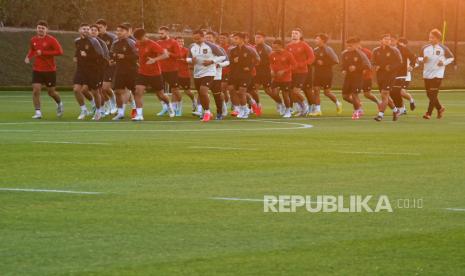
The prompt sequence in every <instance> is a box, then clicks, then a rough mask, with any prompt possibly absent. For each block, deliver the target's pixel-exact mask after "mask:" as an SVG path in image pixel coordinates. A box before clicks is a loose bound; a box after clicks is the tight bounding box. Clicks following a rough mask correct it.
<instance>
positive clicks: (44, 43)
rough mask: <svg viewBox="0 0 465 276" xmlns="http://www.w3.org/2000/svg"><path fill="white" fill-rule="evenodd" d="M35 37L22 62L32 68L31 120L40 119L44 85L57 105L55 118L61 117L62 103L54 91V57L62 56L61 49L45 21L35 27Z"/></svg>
mask: <svg viewBox="0 0 465 276" xmlns="http://www.w3.org/2000/svg"><path fill="white" fill-rule="evenodd" d="M36 31H37V35H35V36H34V37H32V38H31V42H30V45H29V51H28V53H27V56H26V58H25V59H24V62H25V63H26V64H30V63H31V59H34V61H33V63H34V64H33V67H32V101H33V103H34V108H35V114H34V116H32V119H42V111H41V109H40V91H41V90H42V86H43V85H45V86H46V87H47V90H48V95H49V96H50V97H51V98H53V100H54V101H55V103H56V104H57V109H56V113H57V117H59V118H60V117H62V116H63V111H64V108H63V102H62V101H61V98H60V95H59V94H58V92H56V90H55V86H56V70H57V68H56V64H55V57H56V56H61V55H62V54H63V49H62V48H61V45H60V43H59V42H58V41H57V40H56V39H55V38H54V37H53V36H51V35H49V34H48V33H47V32H48V24H47V22H46V21H43V20H41V21H39V22H38V23H37V27H36Z"/></svg>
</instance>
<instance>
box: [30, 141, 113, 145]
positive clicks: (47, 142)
mask: <svg viewBox="0 0 465 276" xmlns="http://www.w3.org/2000/svg"><path fill="white" fill-rule="evenodd" d="M32 143H39V144H66V145H111V144H110V143H86V142H67V141H32Z"/></svg>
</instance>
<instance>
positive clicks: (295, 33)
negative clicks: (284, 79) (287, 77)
mask: <svg viewBox="0 0 465 276" xmlns="http://www.w3.org/2000/svg"><path fill="white" fill-rule="evenodd" d="M291 38H292V41H291V42H290V43H289V44H288V45H287V46H286V50H288V51H289V52H291V54H292V55H294V58H295V60H296V62H297V65H296V66H295V68H294V69H293V70H292V87H293V88H292V94H291V98H292V100H293V102H295V103H297V104H298V108H299V112H298V114H297V115H298V116H305V115H307V113H308V111H309V109H308V103H306V101H305V98H304V97H303V96H302V94H301V92H302V90H303V88H304V85H305V81H306V78H307V74H308V65H311V64H312V63H313V61H314V60H315V54H314V53H313V49H312V48H311V47H310V46H309V45H308V44H307V43H306V42H305V41H304V39H303V32H302V30H301V29H299V28H296V29H294V30H292V33H291ZM306 96H307V98H308V99H311V98H312V95H306Z"/></svg>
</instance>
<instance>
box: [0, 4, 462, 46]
mask: <svg viewBox="0 0 465 276" xmlns="http://www.w3.org/2000/svg"><path fill="white" fill-rule="evenodd" d="M406 1H407V6H406V7H407V9H406V14H407V24H406V25H407V29H406V33H407V36H408V37H409V38H410V39H412V40H424V39H425V37H426V35H427V33H428V31H429V30H430V29H432V28H442V23H443V20H446V21H447V22H448V29H447V33H448V39H449V40H453V39H454V34H455V30H456V28H455V27H456V21H455V19H456V18H459V22H458V23H459V24H458V26H459V29H458V30H459V31H460V30H461V29H464V28H465V16H464V15H465V11H464V10H465V3H464V2H465V0H406ZM457 1H459V4H460V6H459V9H457ZM284 2H285V30H286V31H289V30H290V29H292V28H294V27H300V28H302V29H303V30H304V34H305V36H306V37H311V36H314V35H315V34H317V33H319V32H325V33H328V34H329V35H330V36H331V38H333V39H340V38H341V33H342V25H343V16H342V11H343V2H344V0H285V1H284ZM347 2H348V7H347V14H348V18H347V22H348V24H347V29H348V34H349V35H357V36H360V37H362V38H363V39H369V40H375V39H377V38H378V37H379V35H380V34H381V33H385V32H391V33H394V34H400V32H401V29H402V14H403V13H402V10H403V2H404V0H370V1H366V0H348V1H347ZM281 12H282V8H281V0H163V1H161V0H145V1H143V0H134V1H127V0H111V1H110V0H105V1H103V0H0V20H1V21H2V22H3V24H4V25H5V26H15V27H34V24H35V22H36V21H37V20H38V19H45V20H47V21H48V22H49V24H50V25H51V26H52V28H54V29H60V30H76V29H77V28H78V26H79V24H80V23H81V22H93V21H95V20H96V19H98V18H105V19H106V20H107V21H108V22H109V23H110V25H111V26H113V27H114V26H115V25H116V24H118V23H120V22H122V21H127V22H131V23H132V24H133V25H134V26H141V25H142V24H144V26H145V28H147V29H148V30H149V31H155V30H156V28H157V27H159V26H161V25H170V26H172V27H173V28H174V29H177V30H180V31H183V30H193V29H197V28H200V27H203V28H211V29H213V30H219V28H220V26H221V28H222V30H223V31H228V32H232V31H239V30H240V31H243V30H246V31H249V30H260V31H263V32H265V33H267V34H268V35H270V36H278V35H279V29H280V22H281V20H280V18H281V15H282V13H281ZM457 13H458V14H457ZM221 15H222V16H221ZM462 26H463V27H462ZM459 39H460V40H465V32H463V31H462V32H459Z"/></svg>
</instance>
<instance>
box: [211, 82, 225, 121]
mask: <svg viewBox="0 0 465 276" xmlns="http://www.w3.org/2000/svg"><path fill="white" fill-rule="evenodd" d="M211 90H212V94H213V98H214V100H215V105H216V120H223V104H224V95H223V92H222V91H221V80H214V81H213V84H212V88H211Z"/></svg>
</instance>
